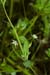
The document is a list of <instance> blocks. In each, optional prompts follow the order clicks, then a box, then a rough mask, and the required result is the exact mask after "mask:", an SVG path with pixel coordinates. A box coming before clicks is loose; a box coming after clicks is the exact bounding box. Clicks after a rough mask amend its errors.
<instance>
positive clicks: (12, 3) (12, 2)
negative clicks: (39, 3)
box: [9, 0, 14, 19]
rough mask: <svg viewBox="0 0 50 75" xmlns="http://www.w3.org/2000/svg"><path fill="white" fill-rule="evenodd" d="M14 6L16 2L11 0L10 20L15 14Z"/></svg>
mask: <svg viewBox="0 0 50 75" xmlns="http://www.w3.org/2000/svg"><path fill="white" fill-rule="evenodd" d="M13 5H14V0H11V3H10V11H9V18H10V19H11V17H12V14H13Z"/></svg>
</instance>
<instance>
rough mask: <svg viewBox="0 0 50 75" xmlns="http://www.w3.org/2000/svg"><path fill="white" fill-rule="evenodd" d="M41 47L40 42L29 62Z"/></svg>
mask: <svg viewBox="0 0 50 75" xmlns="http://www.w3.org/2000/svg"><path fill="white" fill-rule="evenodd" d="M41 45H42V43H41V41H40V43H39V45H38V47H37V49H36V51H35V53H34V54H33V56H32V58H31V60H33V59H34V58H35V55H36V54H37V52H38V51H39V48H40V46H41Z"/></svg>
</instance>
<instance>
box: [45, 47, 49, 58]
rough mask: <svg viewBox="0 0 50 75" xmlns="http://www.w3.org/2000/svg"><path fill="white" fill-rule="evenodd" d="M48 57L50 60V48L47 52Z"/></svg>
mask: <svg viewBox="0 0 50 75" xmlns="http://www.w3.org/2000/svg"><path fill="white" fill-rule="evenodd" d="M45 53H46V55H47V56H48V57H49V58H50V48H48V50H46V52H45Z"/></svg>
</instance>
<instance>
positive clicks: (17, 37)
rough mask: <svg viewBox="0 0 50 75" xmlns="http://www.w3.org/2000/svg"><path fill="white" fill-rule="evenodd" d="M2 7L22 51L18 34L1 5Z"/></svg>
mask: <svg viewBox="0 0 50 75" xmlns="http://www.w3.org/2000/svg"><path fill="white" fill-rule="evenodd" d="M3 8H4V12H5V15H6V17H7V19H8V21H9V23H10V26H11V27H12V29H13V32H14V34H15V36H16V39H17V40H18V43H19V46H20V49H21V51H22V45H21V43H20V40H19V36H18V34H17V32H16V29H15V28H14V26H13V24H12V22H11V20H10V18H9V16H8V14H7V12H6V9H5V7H4V6H3Z"/></svg>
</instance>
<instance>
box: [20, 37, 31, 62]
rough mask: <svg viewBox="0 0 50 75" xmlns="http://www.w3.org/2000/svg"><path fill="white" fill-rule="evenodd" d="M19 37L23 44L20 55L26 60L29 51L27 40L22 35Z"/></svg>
mask: <svg viewBox="0 0 50 75" xmlns="http://www.w3.org/2000/svg"><path fill="white" fill-rule="evenodd" d="M19 38H20V41H21V43H22V45H23V47H22V54H21V57H22V59H23V60H24V61H25V60H28V57H29V54H30V52H29V42H28V40H27V39H26V38H25V37H24V36H20V37H19Z"/></svg>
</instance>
